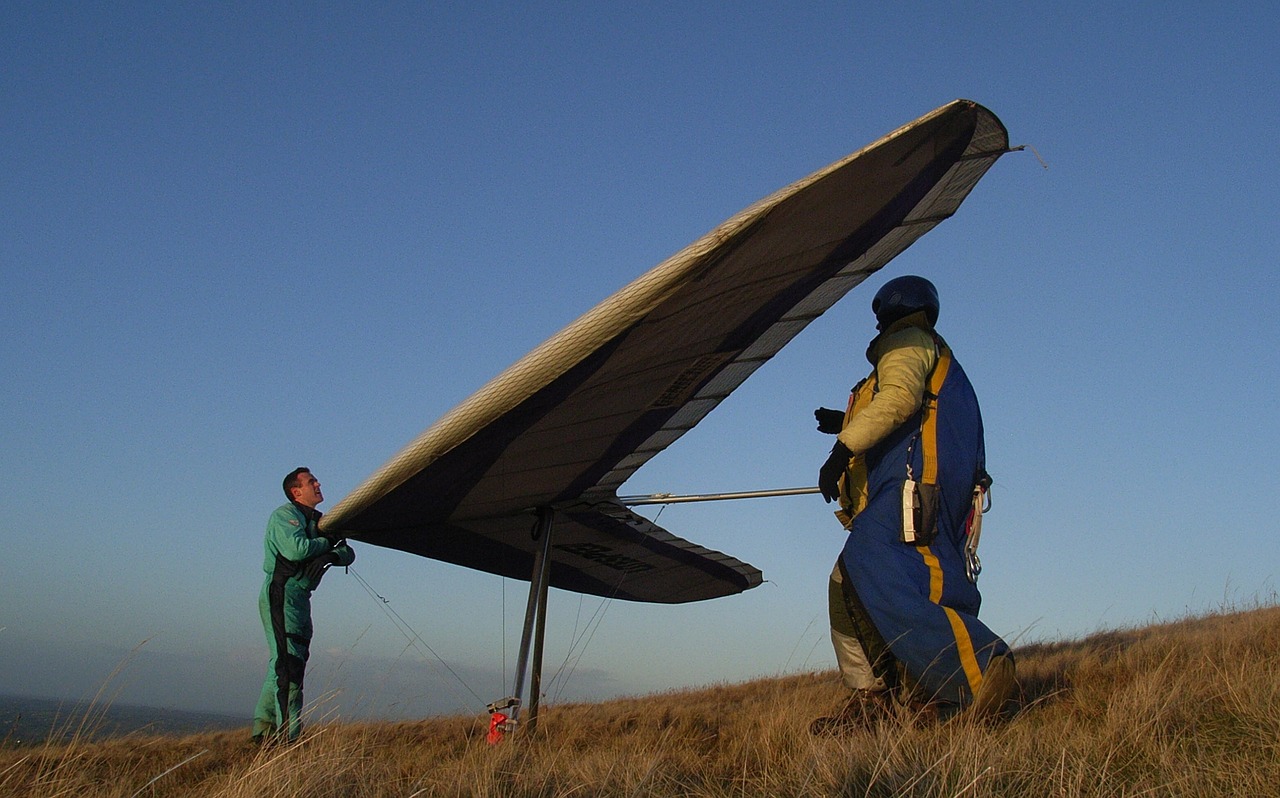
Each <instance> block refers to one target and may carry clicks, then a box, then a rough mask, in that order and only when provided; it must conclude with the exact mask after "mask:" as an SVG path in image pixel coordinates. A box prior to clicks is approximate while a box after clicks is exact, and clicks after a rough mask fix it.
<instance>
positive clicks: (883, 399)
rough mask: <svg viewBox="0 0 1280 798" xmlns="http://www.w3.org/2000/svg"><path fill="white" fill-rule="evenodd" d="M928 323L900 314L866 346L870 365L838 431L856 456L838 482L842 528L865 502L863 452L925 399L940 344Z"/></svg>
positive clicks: (921, 315)
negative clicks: (898, 317)
mask: <svg viewBox="0 0 1280 798" xmlns="http://www.w3.org/2000/svg"><path fill="white" fill-rule="evenodd" d="M927 325H928V322H927V320H926V319H925V314H924V313H923V312H921V313H915V314H912V315H910V316H907V317H906V318H904V319H899V320H898V321H897V322H895V323H894V324H892V325H890V327H889V329H887V330H885V331H884V332H883V333H881V334H880V335H879V336H877V337H876V339H875V340H874V341H872V342H871V347H870V348H869V349H868V350H867V359H868V360H870V361H871V362H872V363H873V364H874V368H873V369H872V371H871V375H870V376H869V377H868V378H867V379H865V380H863V381H862V382H860V383H858V385H857V387H855V388H854V389H853V395H852V396H850V397H849V406H848V408H847V409H846V410H845V414H844V427H843V429H841V430H840V434H839V436H838V438H839V440H840V442H841V443H843V444H844V445H845V446H846V447H847V448H848V449H849V451H850V452H852V453H853V455H854V456H853V458H852V459H851V460H850V461H849V468H848V470H847V471H846V472H845V477H844V480H843V482H842V484H841V496H840V505H841V509H840V510H839V511H837V512H836V516H837V517H839V518H840V521H841V523H843V524H844V525H845V527H846V528H848V527H849V526H850V525H851V524H852V523H853V516H855V515H857V514H858V512H859V511H861V510H862V508H863V507H865V506H866V503H867V472H866V464H865V462H864V460H863V455H864V454H865V453H866V452H867V450H869V449H871V447H873V446H875V445H876V444H877V443H879V442H880V441H882V440H884V439H885V438H886V437H887V436H888V435H889V434H890V433H891V432H893V431H894V430H895V429H897V428H898V427H899V426H900V425H901V424H902V423H903V422H905V421H906V420H907V419H909V418H911V416H913V415H914V414H915V412H916V411H917V410H919V409H920V405H921V403H922V402H923V401H924V392H925V388H926V387H927V386H928V384H929V375H930V374H931V373H932V372H933V367H934V366H935V365H937V362H938V348H937V345H936V344H935V343H934V340H933V335H932V334H931V333H930V332H929V330H928V326H927Z"/></svg>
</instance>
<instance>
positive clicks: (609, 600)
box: [547, 504, 669, 701]
mask: <svg viewBox="0 0 1280 798" xmlns="http://www.w3.org/2000/svg"><path fill="white" fill-rule="evenodd" d="M668 506H669V505H666V504H663V505H660V506H659V507H658V512H657V514H656V515H654V517H653V521H652V523H654V524H656V523H658V519H659V518H661V517H662V513H663V512H664V511H665V510H666V509H667V507H668ZM626 578H627V575H626V574H625V573H624V574H622V576H620V577H618V583H617V584H616V585H614V586H613V594H611V595H609V596H605V597H604V598H603V599H602V600H601V602H600V604H599V605H598V606H597V607H596V610H595V612H594V613H592V615H591V617H590V618H588V619H587V624H586V626H584V627H583V629H582V635H581V636H578V620H579V619H580V618H581V616H582V601H583V599H584V598H585V597H584V596H583V595H582V594H579V595H578V615H577V616H576V617H574V619H573V635H571V636H570V639H569V650H568V651H567V652H566V653H565V655H564V661H563V662H561V663H560V667H559V668H557V669H556V672H555V673H554V674H552V676H551V678H550V679H548V680H547V686H548V688H550V686H551V685H552V684H556V683H557V680H559V679H560V677H561V676H562V675H563V676H564V679H563V681H560V682H559V683H558V684H557V686H556V694H555V696H554V697H553V699H552V700H553V701H559V700H560V696H561V695H562V694H563V693H564V690H565V688H566V687H568V686H569V681H570V680H571V679H572V678H573V674H574V673H575V672H576V671H577V670H578V664H579V663H581V662H582V658H583V657H584V656H586V654H587V647H588V646H590V645H591V641H592V640H593V639H594V638H595V636H596V632H597V631H598V630H599V629H600V624H601V623H603V622H604V614H605V612H607V611H608V609H609V607H610V606H611V605H612V604H613V598H614V596H616V595H617V593H618V591H619V590H620V589H622V582H623V581H624V580H625V579H626ZM593 624H594V626H593ZM583 638H585V642H584V641H583ZM579 643H582V650H581V651H578V652H577V653H578V655H577V657H574V650H575V649H577V647H578V644H579ZM570 659H572V660H573V665H572V667H570V665H569V660H570ZM565 668H568V669H569V672H568V673H567V674H565V672H564V671H565Z"/></svg>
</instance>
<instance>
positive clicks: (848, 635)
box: [827, 562, 887, 691]
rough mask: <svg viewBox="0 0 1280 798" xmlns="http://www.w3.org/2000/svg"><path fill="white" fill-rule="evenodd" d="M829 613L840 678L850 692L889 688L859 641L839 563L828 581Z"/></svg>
mask: <svg viewBox="0 0 1280 798" xmlns="http://www.w3.org/2000/svg"><path fill="white" fill-rule="evenodd" d="M827 614H828V616H829V617H830V619H831V645H832V647H833V648H834V649H835V652H836V663H837V664H838V665H839V666H840V678H841V680H842V681H843V682H844V685H845V687H848V688H849V689H850V690H874V691H881V690H884V689H886V688H887V685H886V684H885V680H884V679H882V678H880V677H879V676H877V675H876V674H875V671H874V670H873V669H872V667H871V660H870V659H869V658H868V657H867V652H866V650H865V649H864V648H863V647H862V643H861V642H860V641H859V639H858V628H857V623H856V622H855V621H854V619H853V617H852V616H851V615H850V612H849V606H848V603H847V602H846V601H845V595H844V578H843V576H842V575H841V573H840V564H839V562H837V563H836V565H835V567H834V568H832V569H831V578H830V579H829V580H828V581H827Z"/></svg>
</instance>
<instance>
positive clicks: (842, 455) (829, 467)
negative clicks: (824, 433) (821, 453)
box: [818, 441, 853, 504]
mask: <svg viewBox="0 0 1280 798" xmlns="http://www.w3.org/2000/svg"><path fill="white" fill-rule="evenodd" d="M852 457H853V452H851V451H849V447H847V446H845V445H844V444H843V443H841V442H840V441H836V445H835V446H832V447H831V455H830V456H829V457H828V458H827V462H825V463H823V464H822V468H820V469H818V492H819V493H821V494H822V498H823V499H824V500H825V501H826V502H827V503H828V504H830V503H831V500H832V499H838V498H840V475H841V474H843V473H844V472H845V469H847V468H848V467H849V460H850V459H851V458H852Z"/></svg>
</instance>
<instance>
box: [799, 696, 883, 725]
mask: <svg viewBox="0 0 1280 798" xmlns="http://www.w3.org/2000/svg"><path fill="white" fill-rule="evenodd" d="M891 713H892V707H891V706H890V705H889V697H888V691H884V690H854V691H853V695H851V696H849V700H848V701H846V702H845V704H844V706H843V707H841V708H840V711H839V712H837V713H836V714H834V715H825V716H823V717H821V718H816V719H814V721H813V722H812V723H810V724H809V733H810V734H812V735H815V736H839V735H842V734H851V733H853V732H855V731H858V730H860V729H866V728H870V727H871V726H872V725H873V724H874V723H875V722H876V721H877V720H878V719H880V718H886V717H888V716H889V715H890V714H891Z"/></svg>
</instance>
